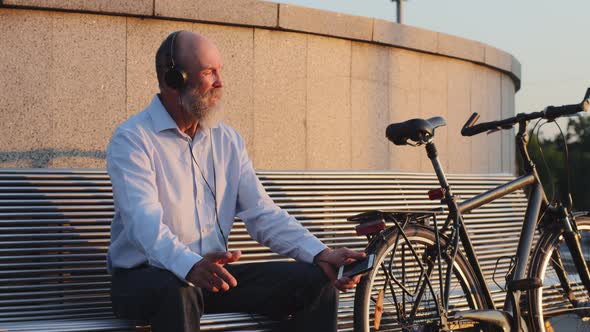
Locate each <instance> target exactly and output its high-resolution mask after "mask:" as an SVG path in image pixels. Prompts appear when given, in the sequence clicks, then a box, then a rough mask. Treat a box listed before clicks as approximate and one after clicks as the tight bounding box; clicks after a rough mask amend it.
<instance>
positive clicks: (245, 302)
mask: <svg viewBox="0 0 590 332" xmlns="http://www.w3.org/2000/svg"><path fill="white" fill-rule="evenodd" d="M225 267H226V269H227V270H228V271H229V272H230V273H231V274H232V275H233V276H234V277H235V278H236V280H237V281H238V286H237V287H235V288H232V289H230V290H229V291H227V292H224V293H212V292H209V291H207V290H203V289H200V288H195V287H189V286H187V285H186V284H184V283H183V282H181V281H180V280H179V279H178V278H177V277H176V276H175V275H174V274H173V273H171V272H169V271H167V270H162V269H158V268H155V267H152V266H143V267H139V268H134V269H117V270H116V271H115V272H114V273H113V278H112V290H111V299H112V302H113V310H114V312H115V314H116V315H117V316H118V317H120V318H126V319H133V320H140V321H144V322H149V323H150V324H151V326H152V331H153V332H189V331H190V332H197V331H199V330H200V317H201V316H202V315H203V313H221V312H248V313H253V314H263V315H266V316H269V317H270V318H272V319H275V320H281V321H282V323H281V324H282V325H281V327H280V331H307V332H314V331H318V332H319V331H321V332H334V331H336V330H337V328H336V323H337V322H336V320H337V315H338V292H337V290H336V289H335V288H334V286H333V285H332V284H331V283H330V282H329V280H328V278H327V277H326V276H325V275H324V273H323V272H322V270H321V269H320V268H319V267H317V266H314V265H311V264H306V263H295V262H267V263H252V264H228V265H226V266H225ZM287 318H289V319H287Z"/></svg>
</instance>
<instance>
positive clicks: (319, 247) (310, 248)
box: [297, 238, 328, 264]
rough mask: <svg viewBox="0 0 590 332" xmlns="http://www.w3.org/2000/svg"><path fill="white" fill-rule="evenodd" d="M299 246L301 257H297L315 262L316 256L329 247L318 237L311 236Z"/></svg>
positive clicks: (304, 260)
mask: <svg viewBox="0 0 590 332" xmlns="http://www.w3.org/2000/svg"><path fill="white" fill-rule="evenodd" d="M299 248H300V250H299V255H298V256H299V257H297V258H298V260H299V261H302V262H305V263H310V264H313V259H314V257H315V256H316V255H317V254H319V253H320V252H322V251H323V250H325V249H326V248H328V246H326V245H325V244H323V243H322V242H321V241H320V240H318V239H316V238H311V239H309V240H308V241H305V242H304V243H303V244H302V245H301V246H300V247H299Z"/></svg>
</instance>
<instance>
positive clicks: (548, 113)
mask: <svg viewBox="0 0 590 332" xmlns="http://www.w3.org/2000/svg"><path fill="white" fill-rule="evenodd" d="M589 108H590V88H588V90H586V95H585V96H584V99H583V100H582V102H581V103H579V104H572V105H562V106H548V107H547V108H545V109H544V110H543V111H540V112H534V113H519V114H517V115H516V116H514V117H512V118H508V119H503V120H498V121H490V122H483V123H479V124H476V122H477V120H478V119H479V114H477V113H473V114H471V116H470V117H469V119H468V120H467V122H465V124H464V125H463V128H462V129H461V135H463V136H473V135H477V134H480V133H483V132H484V131H496V130H501V129H510V128H512V126H514V125H515V124H517V123H520V122H521V121H530V120H535V119H541V118H543V119H547V120H549V121H553V120H555V119H556V118H559V117H562V116H566V115H573V114H576V113H578V112H587V111H588V109H589Z"/></svg>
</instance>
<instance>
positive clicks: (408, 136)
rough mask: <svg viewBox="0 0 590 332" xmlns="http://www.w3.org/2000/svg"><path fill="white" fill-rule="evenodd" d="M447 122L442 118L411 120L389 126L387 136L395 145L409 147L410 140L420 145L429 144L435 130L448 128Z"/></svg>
mask: <svg viewBox="0 0 590 332" xmlns="http://www.w3.org/2000/svg"><path fill="white" fill-rule="evenodd" d="M446 125H447V121H446V120H445V119H444V118H443V117H440V116H435V117H433V118H430V119H427V120H425V119H411V120H408V121H405V122H399V123H392V124H390V125H389V126H387V129H386V130H385V136H387V138H388V139H389V140H390V141H391V142H393V144H395V145H407V144H408V140H412V141H414V142H416V143H418V144H423V143H426V142H428V141H429V140H430V139H431V138H432V137H434V130H435V129H436V128H438V127H441V126H446Z"/></svg>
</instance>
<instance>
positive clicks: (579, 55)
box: [270, 0, 590, 136]
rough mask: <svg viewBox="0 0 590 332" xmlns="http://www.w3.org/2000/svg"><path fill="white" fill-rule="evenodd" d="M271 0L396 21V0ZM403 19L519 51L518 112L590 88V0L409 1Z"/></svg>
mask: <svg viewBox="0 0 590 332" xmlns="http://www.w3.org/2000/svg"><path fill="white" fill-rule="evenodd" d="M270 1H272V2H281V3H288V4H296V5H300V6H305V7H312V8H318V9H324V10H330V11H335V12H340V13H346V14H352V15H359V16H366V17H375V18H380V19H384V20H389V21H395V20H396V5H395V3H394V2H392V1H391V0H270ZM403 19H404V22H403V23H404V24H407V25H411V26H416V27H421V28H425V29H429V30H433V31H439V32H444V33H449V34H452V35H456V36H460V37H463V38H468V39H472V40H477V41H480V42H483V43H486V44H489V45H492V46H495V47H497V48H499V49H501V50H504V51H506V52H508V53H510V54H512V55H514V56H515V57H516V58H517V59H518V60H519V61H520V63H521V64H522V77H521V79H522V80H521V88H520V90H519V91H518V92H517V93H516V99H515V100H516V101H515V103H516V112H517V113H520V112H535V111H540V110H542V109H544V108H545V106H548V105H563V104H573V103H578V102H580V101H581V100H582V98H583V97H584V93H585V91H586V89H587V88H589V87H590V36H589V35H590V1H589V0H562V1H549V0H496V1H484V0H446V1H443V0H407V1H405V2H404V14H403ZM586 116H588V115H586ZM489 120H492V119H489ZM480 121H485V119H481V120H480ZM547 134H548V135H547V136H550V135H551V134H553V132H552V130H551V129H549V132H548V133H547ZM544 136H545V135H544Z"/></svg>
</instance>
